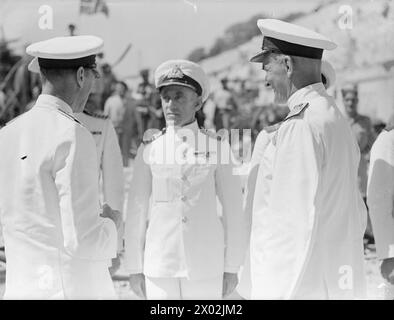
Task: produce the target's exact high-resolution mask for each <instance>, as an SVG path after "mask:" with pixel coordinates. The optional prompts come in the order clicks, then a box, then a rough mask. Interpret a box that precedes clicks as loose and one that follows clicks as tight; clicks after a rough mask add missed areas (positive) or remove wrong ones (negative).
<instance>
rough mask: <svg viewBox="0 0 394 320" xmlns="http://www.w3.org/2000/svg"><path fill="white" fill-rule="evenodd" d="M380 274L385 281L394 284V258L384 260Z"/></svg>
mask: <svg viewBox="0 0 394 320" xmlns="http://www.w3.org/2000/svg"><path fill="white" fill-rule="evenodd" d="M380 272H381V274H382V277H383V278H384V279H386V280H387V281H388V282H390V283H391V284H394V258H388V259H384V260H383V262H382V264H381V266H380Z"/></svg>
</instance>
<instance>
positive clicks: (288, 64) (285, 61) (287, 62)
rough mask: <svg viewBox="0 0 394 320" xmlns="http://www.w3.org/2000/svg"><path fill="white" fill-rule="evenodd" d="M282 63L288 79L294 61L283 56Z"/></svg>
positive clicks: (291, 72) (292, 69)
mask: <svg viewBox="0 0 394 320" xmlns="http://www.w3.org/2000/svg"><path fill="white" fill-rule="evenodd" d="M282 62H283V64H284V66H285V68H286V73H287V77H288V78H290V77H291V76H292V74H293V72H294V61H293V59H292V58H291V57H290V56H287V55H284V56H283V57H282Z"/></svg>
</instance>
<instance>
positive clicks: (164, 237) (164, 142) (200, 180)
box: [125, 60, 246, 299]
mask: <svg viewBox="0 0 394 320" xmlns="http://www.w3.org/2000/svg"><path fill="white" fill-rule="evenodd" d="M155 84H156V87H157V88H158V89H159V90H160V96H161V100H162V107H163V110H164V114H165V118H166V122H167V128H166V130H165V131H163V132H162V133H159V134H157V135H155V136H153V138H152V139H150V140H146V141H145V144H142V145H141V146H140V148H139V150H138V154H137V157H136V162H135V169H134V172H135V175H134V177H133V180H132V183H131V189H130V194H129V202H128V206H127V220H126V231H125V258H126V259H125V261H126V270H128V271H129V273H130V274H131V276H130V286H131V288H132V290H133V291H134V292H135V293H137V294H138V295H139V296H140V297H142V298H145V297H146V298H148V299H221V298H222V297H223V296H227V295H228V294H230V293H231V292H232V291H233V290H234V289H235V287H236V285H237V282H238V279H237V272H238V270H239V268H240V265H241V263H242V262H243V256H244V252H245V247H246V241H245V230H244V229H245V223H244V219H243V216H242V193H241V184H240V179H239V176H237V175H234V174H233V168H234V166H233V158H232V155H231V150H230V146H229V143H228V142H227V141H224V140H222V139H220V138H219V137H218V136H216V135H215V134H213V133H210V132H208V131H206V130H204V129H200V128H199V127H198V125H197V121H196V119H195V113H196V111H198V110H199V109H200V108H201V105H202V103H203V101H205V100H206V98H207V97H208V94H209V84H208V79H207V76H206V75H205V73H204V71H203V70H202V68H201V67H200V66H198V65H197V64H195V63H192V62H190V61H186V60H170V61H167V62H165V63H163V64H162V65H160V66H159V67H158V68H157V70H156V72H155ZM217 197H218V199H219V200H220V202H221V205H222V207H223V212H222V219H220V217H219V215H218V212H217ZM150 199H151V201H152V202H151V208H150V217H149V223H148V226H147V216H148V210H149V201H150Z"/></svg>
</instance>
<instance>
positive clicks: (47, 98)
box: [35, 94, 73, 115]
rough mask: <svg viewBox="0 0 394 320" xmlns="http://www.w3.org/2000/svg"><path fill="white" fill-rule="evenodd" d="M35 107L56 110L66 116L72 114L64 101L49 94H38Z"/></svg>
mask: <svg viewBox="0 0 394 320" xmlns="http://www.w3.org/2000/svg"><path fill="white" fill-rule="evenodd" d="M35 105H36V106H40V107H49V108H56V109H60V110H62V111H63V112H65V113H67V114H70V115H72V114H73V111H72V109H71V107H70V106H69V105H68V104H67V103H66V102H65V101H63V100H62V99H60V98H58V97H55V96H52V95H50V94H40V95H39V96H38V98H37V101H36V104H35Z"/></svg>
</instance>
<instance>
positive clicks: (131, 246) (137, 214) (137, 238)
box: [125, 144, 152, 274]
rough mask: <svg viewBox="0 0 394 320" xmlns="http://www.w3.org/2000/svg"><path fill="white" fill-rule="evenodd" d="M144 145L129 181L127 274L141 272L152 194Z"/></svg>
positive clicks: (126, 244) (126, 230)
mask: <svg viewBox="0 0 394 320" xmlns="http://www.w3.org/2000/svg"><path fill="white" fill-rule="evenodd" d="M144 150H145V146H144V145H143V144H141V146H140V147H139V148H138V152H137V156H136V159H135V165H134V170H133V178H132V181H131V186H130V191H129V196H128V201H127V209H126V214H127V216H126V226H125V269H126V271H127V272H128V273H129V274H135V273H142V272H143V264H144V261H143V257H144V247H145V237H146V226H147V217H148V210H149V201H150V196H151V194H152V173H151V170H150V167H149V164H148V163H145V161H144Z"/></svg>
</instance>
